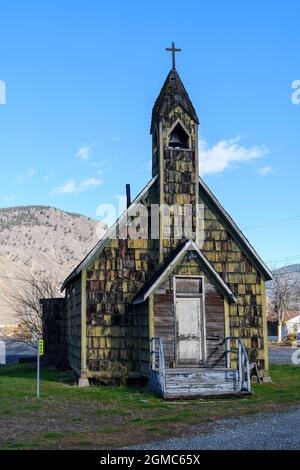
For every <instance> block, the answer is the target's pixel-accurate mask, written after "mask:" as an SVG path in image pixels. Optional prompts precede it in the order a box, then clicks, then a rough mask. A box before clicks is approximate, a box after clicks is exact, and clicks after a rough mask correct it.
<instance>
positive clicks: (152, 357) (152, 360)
mask: <svg viewBox="0 0 300 470" xmlns="http://www.w3.org/2000/svg"><path fill="white" fill-rule="evenodd" d="M155 362H156V360H155V338H151V366H152V370H155V368H156V367H155Z"/></svg>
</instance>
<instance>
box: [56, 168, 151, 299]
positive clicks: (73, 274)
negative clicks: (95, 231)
mask: <svg viewBox="0 0 300 470" xmlns="http://www.w3.org/2000/svg"><path fill="white" fill-rule="evenodd" d="M157 178H158V175H155V176H154V177H153V178H152V179H151V180H150V181H149V183H148V184H147V185H146V186H145V187H144V189H142V191H141V192H140V193H139V194H138V195H137V197H136V198H135V199H134V201H133V202H132V203H131V204H130V206H129V207H128V208H127V209H126V210H125V211H124V212H123V214H122V215H121V216H120V217H119V218H118V219H117V220H116V222H115V223H114V224H113V225H112V226H111V227H110V229H109V230H108V231H107V232H106V234H105V235H104V237H103V238H101V240H99V242H98V243H97V244H96V245H95V246H94V248H93V249H92V250H91V251H90V252H89V253H88V254H87V255H86V257H85V258H84V259H83V260H82V261H81V262H80V263H79V264H78V266H76V268H75V269H74V270H73V271H72V272H71V274H69V276H68V277H67V278H66V280H65V281H64V283H63V285H62V287H61V292H62V291H63V290H64V289H65V288H66V287H67V286H68V284H69V283H70V282H71V281H73V280H74V279H75V278H76V277H77V276H78V275H79V274H80V273H81V271H82V270H83V269H84V268H85V267H86V266H87V265H88V264H89V263H90V262H91V260H92V259H93V257H94V256H95V255H96V253H98V252H99V251H100V250H103V248H105V246H106V245H107V243H108V242H109V240H110V235H111V234H112V233H114V231H115V229H116V227H118V225H120V224H122V223H123V222H124V220H126V217H127V214H128V211H130V210H132V209H133V208H134V206H135V205H136V204H138V203H139V202H140V201H141V199H142V198H143V197H144V196H145V195H146V194H147V192H148V191H149V189H150V188H151V187H152V186H153V184H154V183H155V182H156V180H157Z"/></svg>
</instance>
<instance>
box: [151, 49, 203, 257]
mask: <svg viewBox="0 0 300 470" xmlns="http://www.w3.org/2000/svg"><path fill="white" fill-rule="evenodd" d="M166 50H167V51H172V69H171V71H170V72H169V74H168V76H167V78H166V81H165V83H164V85H163V87H162V89H161V92H160V94H159V96H158V98H157V100H156V102H155V104H154V107H153V111H152V122H151V135H152V175H153V176H155V175H157V174H158V177H159V200H160V207H161V211H160V261H163V260H164V259H165V258H166V256H167V254H168V253H169V252H170V251H171V250H172V249H174V248H176V246H177V245H178V244H179V243H180V242H182V241H183V240H184V239H186V238H194V239H195V240H196V235H195V234H196V233H197V217H196V215H197V214H196V210H197V208H196V204H197V203H198V174H199V170H198V125H199V120H198V117H197V114H196V111H195V109H194V107H193V104H192V102H191V100H190V98H189V96H188V93H187V91H186V90H185V87H184V85H183V83H182V81H181V79H180V77H179V74H178V72H177V70H176V64H175V52H179V51H180V49H176V48H175V44H174V43H172V48H168V49H166ZM168 208H169V209H168ZM168 210H169V214H170V215H169V216H168V215H166V216H167V217H168V218H169V220H170V227H169V229H166V223H165V222H166V217H165V216H164V213H167V212H168ZM174 211H175V212H174ZM178 212H179V214H178ZM187 212H188V213H189V214H190V215H189V217H190V220H191V223H190V231H189V233H193V234H194V235H190V234H189V233H187V230H186V229H187V227H183V218H182V217H180V214H181V216H184V215H185V214H186V213H187ZM176 214H177V215H176ZM184 219H185V221H187V220H188V217H184ZM180 234H181V235H180Z"/></svg>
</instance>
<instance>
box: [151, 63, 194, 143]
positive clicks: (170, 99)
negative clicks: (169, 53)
mask: <svg viewBox="0 0 300 470" xmlns="http://www.w3.org/2000/svg"><path fill="white" fill-rule="evenodd" d="M176 105H179V106H181V107H182V109H183V110H184V111H185V112H186V113H187V114H188V115H189V116H190V117H191V118H192V119H193V120H194V121H195V123H197V124H199V119H198V116H197V113H196V111H195V108H194V106H193V103H192V102H191V100H190V97H189V95H188V93H187V91H186V89H185V87H184V85H183V83H182V81H181V78H180V76H179V74H178V72H177V70H176V69H171V70H170V72H169V74H168V76H167V78H166V81H165V83H164V85H163V87H162V89H161V91H160V94H159V95H158V98H157V100H156V101H155V104H154V107H153V111H152V120H151V134H153V130H154V124H155V123H158V122H159V121H160V120H161V119H162V118H163V117H164V116H165V115H166V114H167V113H168V112H169V111H170V110H171V109H172V108H174V107H175V106H176Z"/></svg>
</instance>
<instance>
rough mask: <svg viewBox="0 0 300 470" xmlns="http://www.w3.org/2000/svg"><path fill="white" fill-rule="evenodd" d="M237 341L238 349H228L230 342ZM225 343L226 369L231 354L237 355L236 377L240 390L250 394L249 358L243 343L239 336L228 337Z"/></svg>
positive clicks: (228, 365)
mask: <svg viewBox="0 0 300 470" xmlns="http://www.w3.org/2000/svg"><path fill="white" fill-rule="evenodd" d="M231 340H234V341H238V348H237V350H236V349H230V341H231ZM225 342H226V367H227V369H230V363H231V356H230V355H231V353H234V354H237V355H238V376H239V385H240V390H246V391H247V392H251V380H250V363H249V357H248V354H247V351H246V348H245V346H244V343H243V341H242V339H241V337H240V336H228V337H227V338H226V340H225Z"/></svg>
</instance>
